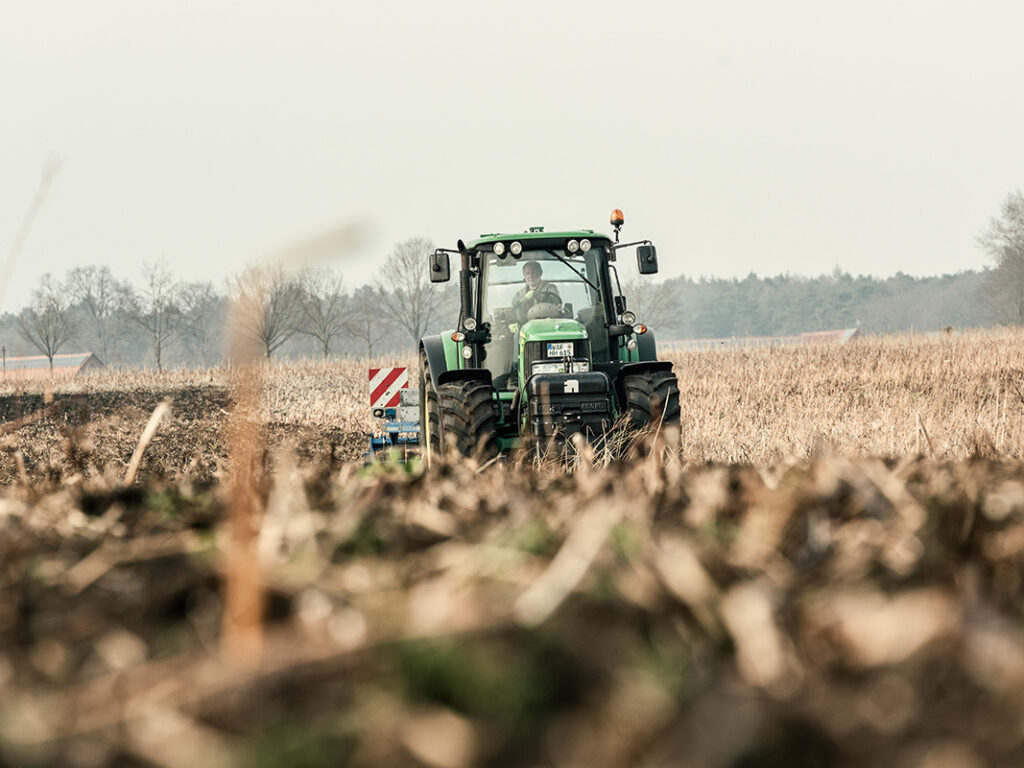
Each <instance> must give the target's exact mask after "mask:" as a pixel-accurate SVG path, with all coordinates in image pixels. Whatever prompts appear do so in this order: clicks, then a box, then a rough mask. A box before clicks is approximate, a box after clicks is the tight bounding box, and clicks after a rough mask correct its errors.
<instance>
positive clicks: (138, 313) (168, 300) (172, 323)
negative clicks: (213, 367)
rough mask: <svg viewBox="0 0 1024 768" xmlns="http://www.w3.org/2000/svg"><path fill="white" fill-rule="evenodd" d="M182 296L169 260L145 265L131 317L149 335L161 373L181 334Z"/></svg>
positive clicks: (154, 357) (133, 302) (157, 366)
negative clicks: (168, 350) (169, 350)
mask: <svg viewBox="0 0 1024 768" xmlns="http://www.w3.org/2000/svg"><path fill="white" fill-rule="evenodd" d="M179 293H180V288H179V286H178V284H177V283H176V282H175V280H174V275H172V274H171V270H170V268H169V267H168V266H167V260H166V259H164V258H161V259H158V260H157V261H155V262H152V263H147V264H145V265H144V266H143V268H142V288H141V290H140V291H139V293H138V295H137V296H135V297H134V299H133V301H132V307H131V318H132V320H134V321H135V322H136V323H138V324H139V325H140V326H142V328H143V329H144V330H145V331H146V334H147V335H148V336H149V343H150V347H151V349H152V350H153V359H154V361H155V362H156V368H157V370H158V371H162V370H163V355H164V351H165V350H166V348H167V345H168V344H170V343H171V341H173V340H174V339H175V338H176V337H177V336H178V334H179V333H180V331H181V321H182V317H181V308H180V306H179V303H178V302H179Z"/></svg>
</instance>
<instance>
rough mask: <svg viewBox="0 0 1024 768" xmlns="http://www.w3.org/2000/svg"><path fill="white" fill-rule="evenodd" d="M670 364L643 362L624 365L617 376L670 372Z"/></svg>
mask: <svg viewBox="0 0 1024 768" xmlns="http://www.w3.org/2000/svg"><path fill="white" fill-rule="evenodd" d="M671 370H672V363H671V362H670V361H668V360H644V361H642V362H639V363H626V364H625V365H624V366H622V367H621V368H619V376H632V375H633V374H635V373H653V372H654V371H671Z"/></svg>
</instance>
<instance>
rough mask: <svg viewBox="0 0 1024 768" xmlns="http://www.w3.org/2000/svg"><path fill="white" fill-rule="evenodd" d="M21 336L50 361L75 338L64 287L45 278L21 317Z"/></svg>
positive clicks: (19, 331) (51, 277)
mask: <svg viewBox="0 0 1024 768" xmlns="http://www.w3.org/2000/svg"><path fill="white" fill-rule="evenodd" d="M18 333H19V334H20V335H21V336H22V338H24V339H25V341H27V342H28V343H29V344H31V345H32V346H33V347H35V348H36V349H38V350H39V352H40V353H41V354H43V355H46V359H47V360H49V361H50V370H51V371H52V370H53V357H54V355H56V354H57V353H58V352H59V351H60V349H61V347H63V346H64V345H65V344H67V343H68V342H69V341H71V339H73V338H74V336H75V324H74V320H73V318H72V315H71V305H70V302H69V301H68V299H67V293H66V291H65V290H64V288H63V286H61V285H60V283H58V282H57V281H56V280H54V279H53V276H52V275H49V274H46V275H43V277H42V279H41V280H40V281H39V287H38V288H36V289H35V290H34V291H33V292H32V302H31V303H30V304H29V306H27V307H25V309H23V310H22V311H21V314H20V315H19V316H18Z"/></svg>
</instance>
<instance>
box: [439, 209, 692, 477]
mask: <svg viewBox="0 0 1024 768" xmlns="http://www.w3.org/2000/svg"><path fill="white" fill-rule="evenodd" d="M611 224H612V226H613V227H614V231H615V237H614V240H613V239H612V238H610V237H608V236H607V235H602V234H598V233H596V232H593V231H591V230H578V231H573V232H545V231H544V229H543V228H542V227H531V228H530V229H529V230H528V231H526V232H521V233H517V234H492V235H481V236H480V238H479V239H477V240H474V241H472V242H470V243H469V244H465V243H463V241H461V240H459V242H458V248H457V249H446V248H439V249H437V250H436V251H434V252H433V253H431V254H430V256H429V262H430V263H429V271H430V279H431V281H432V282H435V283H442V282H446V281H448V280H450V279H451V265H450V260H449V254H456V255H457V256H458V257H459V258H460V260H461V269H460V270H459V301H460V309H459V321H458V326H457V328H456V329H454V330H452V331H446V332H444V333H442V334H440V335H438V336H427V337H425V338H423V339H421V340H420V344H419V358H420V382H419V383H420V430H421V439H422V452H423V453H424V454H425V456H426V460H427V462H428V464H429V463H430V462H431V460H432V458H433V457H434V456H435V455H437V454H443V453H445V452H447V451H449V450H451V449H454V450H456V451H457V452H458V453H460V454H462V455H465V456H474V457H476V458H477V459H478V460H480V461H487V460H490V459H492V458H494V457H495V456H497V455H498V454H499V453H501V452H502V451H505V450H509V449H512V448H516V447H517V446H520V445H522V444H524V442H525V443H529V444H532V445H535V446H537V448H538V449H539V450H548V449H550V448H551V446H552V445H554V446H558V447H562V446H565V445H566V441H567V439H568V438H570V437H571V436H572V435H574V434H577V433H579V434H582V435H583V436H584V437H585V438H587V439H588V440H591V441H596V440H600V439H601V438H602V437H603V436H604V435H605V434H606V433H608V432H609V430H611V428H612V426H613V424H615V423H616V422H619V421H620V420H622V421H624V422H625V423H626V425H627V427H628V428H632V429H642V428H644V427H647V426H649V425H658V424H678V423H679V387H678V382H677V380H676V375H675V374H674V373H673V372H672V363H670V362H665V361H659V360H658V358H657V353H656V350H655V345H654V334H653V333H652V332H651V331H650V330H649V329H648V328H647V326H646V325H644V324H643V323H638V322H637V320H636V317H635V316H634V314H633V313H632V312H630V311H629V310H628V309H627V308H626V299H625V297H624V296H623V295H622V289H621V286H620V284H619V278H618V272H617V271H616V268H615V262H616V256H617V254H618V252H619V251H620V250H621V249H624V248H630V247H636V256H637V265H638V267H639V271H640V273H641V274H644V275H649V274H653V273H655V272H657V271H658V258H657V251H656V250H655V247H654V245H652V244H651V242H650V241H648V240H640V241H637V242H632V243H620V242H619V230H620V228H621V227H622V224H623V216H622V212H621V211H619V210H616V211H614V212H613V213H612V218H611Z"/></svg>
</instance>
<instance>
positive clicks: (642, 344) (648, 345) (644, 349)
mask: <svg viewBox="0 0 1024 768" xmlns="http://www.w3.org/2000/svg"><path fill="white" fill-rule="evenodd" d="M636 355H637V360H639V361H640V362H647V361H651V360H657V359H658V350H657V348H656V346H655V344H654V331H651V330H648V331H647V333H642V334H640V335H639V336H637V337H636Z"/></svg>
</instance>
